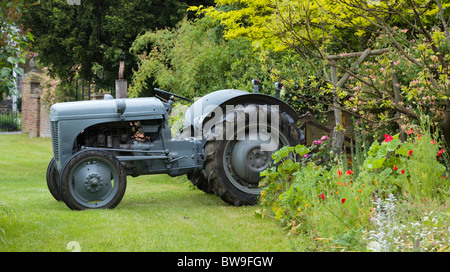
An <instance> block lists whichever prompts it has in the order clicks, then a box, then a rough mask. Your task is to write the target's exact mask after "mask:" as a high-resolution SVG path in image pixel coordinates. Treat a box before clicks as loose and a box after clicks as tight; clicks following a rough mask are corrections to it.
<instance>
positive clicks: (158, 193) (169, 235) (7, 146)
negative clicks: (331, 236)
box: [0, 134, 307, 252]
mask: <svg viewBox="0 0 450 272" xmlns="http://www.w3.org/2000/svg"><path fill="white" fill-rule="evenodd" d="M51 157H52V149H51V142H50V139H48V138H31V139H30V138H29V137H28V135H27V134H18V135H17V134H16V135H0V201H1V202H2V203H3V204H4V206H5V207H6V211H7V213H6V212H2V210H1V209H0V229H3V230H4V233H2V232H1V231H0V238H1V237H3V238H4V239H5V240H6V242H2V239H0V251H3V252H5V251H8V252H11V251H12V252H41V251H43V252H64V251H70V250H68V249H67V245H68V243H69V242H71V241H76V242H77V243H79V245H80V247H81V251H84V252H86V251H101V252H104V251H133V252H136V251H158V252H183V251H184V252H228V251H232V252H236V251H245V252H253V251H255V252H266V251H270V252H274V251H303V250H307V249H305V248H304V243H303V242H302V241H301V239H302V238H301V237H298V238H293V237H288V236H287V235H286V232H285V231H284V230H283V229H282V228H280V226H279V225H278V224H277V223H276V222H274V221H272V220H261V219H258V218H255V217H254V216H253V213H254V211H255V210H256V209H257V208H258V207H232V206H229V205H227V204H226V203H224V202H223V201H222V200H220V199H219V198H217V197H216V196H213V195H207V194H205V193H203V192H201V191H200V190H197V189H195V188H194V187H193V186H192V185H190V183H189V182H188V181H187V179H186V178H185V177H178V178H171V177H169V176H167V175H154V176H141V177H137V178H132V177H128V185H127V192H126V193H125V196H124V198H123V200H122V202H121V203H120V204H119V206H118V207H116V208H115V209H113V210H88V211H72V210H70V209H69V208H68V207H67V206H66V205H65V204H64V203H63V202H58V201H56V200H55V199H54V198H53V197H52V196H51V194H50V193H49V191H48V189H47V185H46V178H45V175H46V170H47V165H48V163H49V161H50V159H51ZM0 208H1V207H0Z"/></svg>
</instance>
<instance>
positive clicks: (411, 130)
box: [406, 128, 414, 135]
mask: <svg viewBox="0 0 450 272" xmlns="http://www.w3.org/2000/svg"><path fill="white" fill-rule="evenodd" d="M413 132H414V131H413V129H412V128H411V129H409V130H408V132H406V133H408V135H409V134H411V133H413Z"/></svg>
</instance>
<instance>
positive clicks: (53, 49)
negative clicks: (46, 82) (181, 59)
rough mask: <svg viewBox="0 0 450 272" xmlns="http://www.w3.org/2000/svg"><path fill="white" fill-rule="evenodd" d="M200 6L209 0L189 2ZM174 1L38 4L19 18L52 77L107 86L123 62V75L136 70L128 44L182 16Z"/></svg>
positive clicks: (50, 1)
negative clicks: (74, 79)
mask: <svg viewBox="0 0 450 272" xmlns="http://www.w3.org/2000/svg"><path fill="white" fill-rule="evenodd" d="M194 2H195V3H196V4H201V3H204V2H208V1H194ZM186 8H187V4H186V2H185V1H179V0H170V1H162V0H153V1H146V0H133V1H125V0H121V1H115V0H114V1H113V0H92V1H80V5H69V4H68V2H67V1H65V0H48V1H41V2H39V5H38V6H33V7H28V8H26V9H25V10H24V16H23V18H22V22H23V23H24V25H25V26H27V27H30V28H31V29H32V31H33V33H34V34H35V36H36V41H35V43H34V44H33V49H34V50H35V51H36V52H38V60H39V62H40V63H41V64H42V65H44V66H47V67H48V70H49V73H50V75H52V76H56V77H59V78H60V79H61V80H63V81H71V80H72V79H73V78H74V77H75V75H78V76H79V77H80V78H82V79H84V80H86V81H88V82H91V83H95V84H98V85H99V86H100V87H110V86H111V85H113V84H114V80H115V79H117V76H118V70H119V63H120V61H125V63H126V65H125V71H124V77H125V78H127V77H129V76H130V75H131V74H132V70H133V69H136V67H137V66H136V62H137V59H136V58H135V56H134V55H133V54H131V53H130V52H129V48H130V46H131V44H132V42H133V41H134V39H135V38H136V36H137V35H138V34H142V33H144V32H145V31H147V30H150V29H156V28H163V27H165V26H173V25H175V24H176V22H178V21H179V20H180V19H181V18H183V16H184V15H185V14H186Z"/></svg>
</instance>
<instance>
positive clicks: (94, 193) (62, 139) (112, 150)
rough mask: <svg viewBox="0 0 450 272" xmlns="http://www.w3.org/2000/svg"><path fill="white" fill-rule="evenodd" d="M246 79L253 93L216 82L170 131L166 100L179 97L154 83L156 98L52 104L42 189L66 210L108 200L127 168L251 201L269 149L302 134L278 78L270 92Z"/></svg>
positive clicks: (117, 197) (235, 201)
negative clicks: (214, 88) (218, 85)
mask: <svg viewBox="0 0 450 272" xmlns="http://www.w3.org/2000/svg"><path fill="white" fill-rule="evenodd" d="M254 87H255V89H254V92H253V93H249V92H246V91H241V90H234V89H230V90H220V91H216V92H213V93H210V94H208V95H206V96H203V97H202V98H200V99H198V100H197V101H196V102H194V103H193V104H192V105H191V106H190V107H189V108H188V109H187V110H186V111H185V113H184V116H183V120H184V122H182V124H183V125H182V126H180V129H179V132H178V133H177V135H175V136H174V137H172V135H171V130H170V127H169V125H168V119H169V115H170V112H171V109H172V105H173V103H174V101H175V100H177V99H186V98H183V97H181V96H178V95H175V94H172V93H169V92H166V91H163V90H159V89H155V91H156V92H158V93H159V94H160V97H159V98H156V97H146V98H124V99H114V98H113V97H112V96H111V95H105V98H104V99H103V100H91V101H79V102H66V103H58V104H55V105H53V106H52V107H51V110H50V123H51V133H52V144H53V155H54V157H53V159H52V160H51V161H50V163H49V166H48V169H47V185H48V188H49V190H50V193H51V194H52V195H53V197H54V198H55V199H56V200H58V201H63V202H64V203H65V204H66V205H67V206H68V207H69V208H71V209H74V210H84V209H98V208H114V207H116V206H117V205H118V204H119V202H120V201H121V199H122V197H123V196H124V194H125V189H126V183H127V176H133V177H135V176H139V175H147V174H161V173H166V174H168V175H170V176H172V177H173V176H179V175H185V174H186V175H187V177H188V178H189V180H190V181H191V182H192V183H193V184H194V185H195V186H197V187H198V188H199V189H201V190H202V191H204V192H206V193H211V194H216V195H218V196H219V197H220V198H221V199H223V200H224V201H225V202H227V203H229V204H231V205H236V206H240V205H252V204H255V203H256V202H257V201H258V200H259V195H260V192H261V188H260V187H259V186H258V184H259V181H260V172H261V171H263V170H265V169H266V168H267V167H269V165H270V164H271V154H272V153H273V152H274V151H276V150H277V149H279V148H281V147H282V146H285V145H297V144H300V143H303V141H304V135H303V133H302V132H301V130H300V129H299V128H298V127H297V125H296V123H297V113H296V112H295V111H294V110H293V109H292V108H291V107H290V106H289V105H288V104H286V103H285V102H283V101H282V100H280V99H279V98H278V97H279V91H280V89H281V88H280V84H279V83H277V84H276V95H275V97H273V96H270V95H264V94H260V93H259V92H258V85H257V82H255V81H254ZM164 96H165V97H166V98H167V96H169V97H170V98H168V99H167V100H166V99H164V98H163V97H164ZM186 100H187V99H186Z"/></svg>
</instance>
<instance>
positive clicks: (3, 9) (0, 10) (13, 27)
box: [0, 0, 33, 101]
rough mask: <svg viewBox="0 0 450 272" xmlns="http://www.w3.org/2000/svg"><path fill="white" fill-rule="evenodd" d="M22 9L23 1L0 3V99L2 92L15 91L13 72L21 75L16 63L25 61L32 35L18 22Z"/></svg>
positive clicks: (9, 92) (1, 98) (0, 99)
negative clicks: (0, 33)
mask: <svg viewBox="0 0 450 272" xmlns="http://www.w3.org/2000/svg"><path fill="white" fill-rule="evenodd" d="M22 9H23V3H22V1H19V0H15V1H10V2H1V3H0V18H1V20H0V29H1V32H2V35H1V36H0V67H1V70H0V101H2V100H3V94H6V95H9V94H11V93H14V92H15V91H16V85H15V77H14V76H13V72H15V73H16V74H19V75H23V70H22V69H21V68H19V67H18V66H17V64H19V63H25V55H26V53H27V51H26V49H27V48H28V45H29V43H30V42H31V41H33V35H32V34H31V33H30V32H29V31H27V30H24V28H23V26H22V25H20V24H18V21H19V19H20V17H21V15H22V13H21V11H22Z"/></svg>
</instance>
